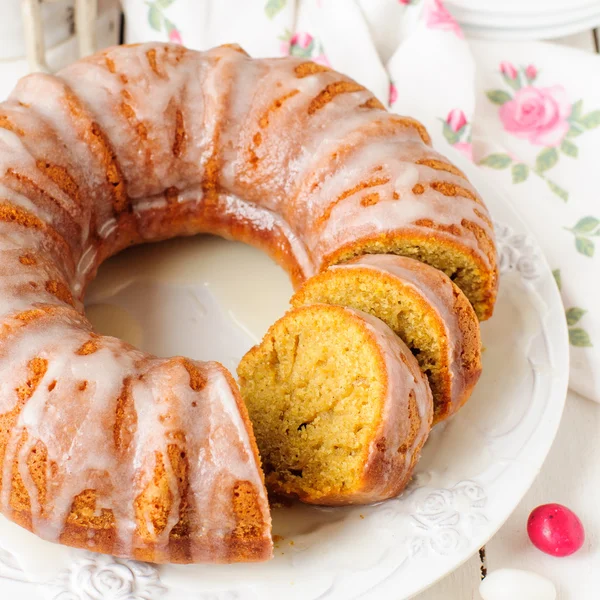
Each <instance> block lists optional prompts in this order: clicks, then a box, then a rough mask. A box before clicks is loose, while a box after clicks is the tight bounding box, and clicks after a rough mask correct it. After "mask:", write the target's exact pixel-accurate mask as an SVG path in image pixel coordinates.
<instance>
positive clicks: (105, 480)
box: [0, 44, 493, 561]
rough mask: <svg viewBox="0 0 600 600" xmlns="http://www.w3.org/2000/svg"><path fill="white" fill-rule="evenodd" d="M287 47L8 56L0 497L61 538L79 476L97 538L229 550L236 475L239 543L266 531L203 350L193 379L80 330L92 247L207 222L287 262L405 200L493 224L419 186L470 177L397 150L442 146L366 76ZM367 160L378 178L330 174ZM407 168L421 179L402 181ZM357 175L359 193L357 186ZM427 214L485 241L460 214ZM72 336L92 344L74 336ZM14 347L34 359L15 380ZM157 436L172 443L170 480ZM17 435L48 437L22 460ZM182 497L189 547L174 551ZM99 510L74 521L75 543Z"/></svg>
mask: <svg viewBox="0 0 600 600" xmlns="http://www.w3.org/2000/svg"><path fill="white" fill-rule="evenodd" d="M304 63H305V61H303V60H302V59H296V58H285V59H269V60H257V61H253V60H251V59H250V58H249V57H247V56H246V55H244V54H243V53H241V52H239V51H237V50H236V49H234V48H226V47H222V48H217V49H214V50H211V51H209V52H205V53H198V52H192V51H187V50H185V49H183V48H181V47H178V46H175V45H169V44H145V45H139V46H136V47H119V48H114V49H110V50H107V51H105V52H103V53H100V54H97V55H95V56H92V57H88V58H86V59H85V60H83V61H79V62H77V63H75V64H73V65H71V66H69V67H68V68H66V69H64V70H63V71H61V72H60V73H59V74H58V75H57V76H51V75H44V74H34V75H31V76H28V77H26V78H24V79H23V80H21V81H20V82H19V84H18V86H17V88H16V89H15V91H14V92H13V93H12V94H11V96H10V98H9V100H8V101H7V102H6V103H2V105H1V107H2V108H1V110H2V117H3V119H2V123H3V125H2V127H0V196H1V198H2V202H1V205H0V319H1V322H0V339H1V340H2V344H0V355H1V356H2V357H3V358H4V360H3V361H0V375H1V376H2V379H0V381H1V382H2V383H1V384H0V409H1V411H0V416H2V415H4V417H2V418H8V417H7V416H6V415H8V414H10V415H12V416H11V417H10V418H11V419H13V421H14V422H12V421H11V423H10V424H9V427H8V429H7V432H8V433H7V439H6V446H5V452H4V458H3V462H2V464H1V465H0V470H1V472H2V476H3V477H2V487H1V491H0V504H1V508H2V511H3V512H4V513H5V514H7V515H11V514H12V515H13V518H15V519H16V520H19V522H22V523H24V524H25V525H26V526H28V527H31V529H33V530H34V531H35V532H36V533H38V534H39V535H41V536H42V537H45V538H46V539H51V540H54V541H57V540H61V541H65V542H66V543H72V544H75V545H81V543H82V542H81V541H78V540H77V539H72V538H68V535H70V534H69V531H72V530H73V528H74V527H75V524H74V523H73V522H71V521H70V520H69V519H72V516H71V515H72V510H73V507H74V503H77V502H80V501H82V500H81V498H80V497H79V496H80V495H81V494H82V492H84V490H86V489H88V490H95V502H96V504H95V506H96V509H95V510H96V513H95V517H97V518H98V519H100V518H101V517H102V515H104V514H105V512H102V511H103V510H104V511H106V510H110V511H112V518H113V520H114V528H115V531H116V541H115V542H114V546H113V547H111V548H106V547H104V546H101V542H98V544H100V546H101V547H100V549H103V550H105V551H111V552H113V553H115V554H120V555H122V556H138V557H142V558H148V557H150V558H152V559H154V560H160V561H164V560H195V561H201V560H211V561H215V560H217V561H226V560H231V551H232V549H231V544H230V543H229V542H228V541H227V540H228V539H229V538H230V537H231V536H232V535H234V534H235V531H236V527H237V523H238V516H237V515H236V514H234V512H235V511H234V510H233V508H232V502H233V501H232V497H234V496H233V494H234V490H235V489H236V487H235V486H237V485H239V484H240V482H242V483H244V482H245V483H244V485H249V486H251V488H252V489H253V490H254V492H255V495H256V503H257V507H258V508H257V512H258V513H259V514H260V518H261V519H262V522H263V523H264V528H263V530H262V531H261V532H259V534H257V537H258V539H259V540H260V541H261V543H262V545H261V546H260V549H258V550H257V549H254V550H252V551H250V554H249V555H248V556H250V557H251V558H255V559H259V558H266V557H267V556H268V554H269V552H270V541H269V527H270V517H269V513H268V505H267V500H266V494H265V491H264V487H263V485H262V480H261V475H260V470H259V466H258V459H257V457H256V456H255V454H254V446H253V441H252V440H251V439H250V437H249V434H248V431H247V426H246V422H245V420H244V417H243V415H245V412H244V408H243V406H241V405H240V404H239V401H238V397H237V396H236V392H235V388H234V387H232V386H233V384H232V382H230V381H229V379H228V378H227V375H226V374H225V372H224V371H223V370H222V369H221V368H220V367H219V366H217V365H216V364H215V363H190V364H192V366H193V367H194V368H193V369H192V371H193V372H196V371H197V373H200V374H201V378H202V379H203V380H206V384H205V385H203V386H197V389H194V387H193V386H192V385H191V384H192V380H193V377H192V376H191V375H190V373H189V372H188V370H187V369H188V367H190V364H187V363H183V362H182V361H181V360H178V359H157V358H155V357H152V356H149V355H147V354H144V353H141V352H139V351H137V350H135V349H133V348H132V347H131V346H129V345H127V344H125V343H123V342H120V341H119V340H116V339H114V338H110V337H103V336H98V337H93V338H90V336H91V326H90V324H89V323H88V321H87V320H86V319H85V318H84V317H83V315H82V312H81V311H82V304H81V300H82V296H83V293H84V291H85V287H86V285H87V284H88V283H89V280H90V279H91V278H92V277H93V275H94V273H95V272H96V269H97V267H98V265H99V264H100V263H101V262H102V260H104V259H105V258H107V257H108V256H111V255H112V254H114V253H116V252H118V251H119V250H121V249H123V248H125V247H127V246H130V245H132V244H136V243H140V242H142V241H153V240H161V239H166V238H169V237H174V236H176V235H193V234H197V233H203V232H210V233H216V234H219V235H222V236H224V237H232V238H235V239H239V240H241V241H245V242H249V243H253V244H255V245H257V246H259V247H261V248H264V249H266V250H268V251H269V252H270V253H271V255H272V256H273V257H274V258H275V259H276V260H277V261H278V262H280V263H281V264H283V265H284V266H285V267H286V268H287V270H288V271H289V272H290V274H291V276H292V278H293V279H294V281H295V282H296V283H299V282H301V281H302V280H303V279H305V278H306V277H308V276H310V275H312V274H313V273H314V272H315V271H316V270H318V267H319V266H320V264H321V263H322V262H323V260H324V257H325V256H326V254H328V253H331V252H333V251H335V250H336V249H339V248H340V247H341V246H343V245H344V244H346V243H347V242H349V241H354V240H356V239H357V238H358V237H360V236H363V235H369V234H371V233H373V232H378V233H381V232H388V231H402V230H406V229H410V230H413V229H414V228H415V227H416V226H415V224H414V221H415V220H418V219H431V220H433V221H434V222H435V223H438V224H442V225H448V226H450V225H456V226H459V225H460V223H461V220H463V219H468V220H469V221H472V222H473V223H475V224H477V225H478V226H479V227H480V228H481V229H482V230H483V231H485V232H487V233H488V234H489V235H491V229H490V227H489V225H488V224H487V222H486V217H487V211H486V210H485V208H484V207H483V205H482V204H477V203H476V202H475V201H474V200H473V199H472V198H468V197H464V195H463V196H461V195H460V194H458V195H455V196H454V197H453V198H452V199H450V200H449V199H448V198H445V197H444V196H443V194H441V193H440V192H439V191H436V190H434V189H433V187H432V184H434V183H435V182H436V181H440V180H443V181H445V182H450V183H453V184H455V185H458V186H459V187H460V188H462V190H463V192H464V190H467V194H471V193H473V191H472V188H471V187H470V186H469V184H468V182H467V181H466V180H465V179H464V178H463V177H461V176H460V175H457V174H453V173H448V172H440V171H439V170H436V169H434V168H431V167H429V166H425V164H418V165H417V164H416V162H417V161H418V160H423V159H426V160H430V159H432V160H433V159H436V160H438V159H440V160H441V157H439V155H437V154H436V153H435V152H434V151H433V150H431V149H430V148H429V147H428V146H427V145H426V144H425V143H424V142H423V141H422V136H423V132H422V131H420V130H419V129H418V128H417V127H416V126H415V124H414V123H413V122H411V121H408V120H405V119H404V120H403V119H401V118H400V117H397V116H392V115H388V114H387V113H386V112H384V111H381V110H377V109H372V108H370V105H369V101H370V100H371V99H372V95H371V94H370V93H369V92H368V91H367V90H364V89H362V88H361V87H360V86H358V85H357V84H356V83H354V82H352V81H350V80H348V79H347V78H345V77H344V76H342V75H340V74H337V73H335V72H333V71H329V70H319V71H318V72H316V73H311V72H310V68H309V69H308V71H307V68H306V65H305V64H304ZM282 132H284V134H282ZM426 141H427V140H426ZM374 173H379V175H377V177H379V178H380V179H381V181H379V182H377V183H375V184H373V186H372V187H370V188H365V189H362V188H361V189H360V190H358V191H356V192H352V193H348V190H351V189H352V188H353V187H356V186H360V184H361V183H364V182H365V181H366V180H367V179H368V180H371V179H372V178H373V176H374V175H373V174H374ZM442 175H443V177H442ZM417 179H418V182H419V183H421V184H423V185H424V186H425V188H426V189H425V190H424V192H423V193H422V194H420V195H419V196H417V195H415V194H413V193H412V188H413V187H414V186H415V181H416V180H417ZM384 180H385V181H384ZM374 192H376V193H377V194H378V201H377V202H374V203H373V202H371V203H366V204H368V205H364V204H365V202H362V203H361V201H362V200H364V199H365V197H366V195H367V194H369V193H374ZM394 193H396V194H398V195H399V197H400V199H399V200H395V199H393V198H394ZM371 200H373V197H371ZM332 203H334V205H333V206H332ZM475 207H476V208H477V210H478V211H479V212H480V214H481V215H483V217H481V216H478V215H477V213H476V212H475ZM327 211H330V214H329V216H328V217H327V218H323V215H324V214H325V213H326V212H327ZM423 230H424V231H425V229H423ZM444 236H445V237H446V238H448V239H449V240H451V241H452V243H453V244H454V247H456V248H459V249H462V251H463V252H464V253H465V254H467V255H471V254H474V255H476V256H478V257H480V258H481V260H482V261H483V262H484V264H487V263H485V261H486V260H488V262H489V259H488V258H487V256H484V254H485V253H484V252H483V251H482V250H481V249H480V248H479V245H478V244H477V240H476V239H475V238H474V236H473V234H472V233H471V232H470V231H467V230H463V229H462V228H461V230H460V231H458V232H457V231H456V230H455V231H454V233H445V234H444ZM492 267H493V265H490V268H492ZM19 315H20V316H19ZM90 340H91V342H92V344H91V349H92V350H93V351H91V352H89V353H79V350H80V349H81V348H82V347H83V346H84V345H85V344H86V343H88V342H90ZM388 345H389V344H388ZM395 351H396V350H395ZM390 352H391V350H390ZM32 365H37V366H38V368H39V367H40V365H45V367H44V369H43V372H41V371H40V373H38V375H39V381H36V382H35V385H33V383H32V382H31V381H29V379H30V378H31V373H30V370H31V368H32ZM390 370H391V371H393V368H392V366H391V365H390ZM391 371H390V372H391ZM394 376H395V377H399V375H394ZM28 381H29V383H27V382H28ZM17 390H20V392H17ZM19 393H20V394H21V396H22V397H19ZM124 406H125V408H123V407H124ZM390 406H391V403H390ZM122 410H125V413H124V414H126V415H128V416H129V417H130V418H131V420H130V421H127V422H126V423H125V424H124V425H121V423H123V421H122V420H121V419H119V426H118V427H117V428H116V430H118V431H117V433H118V435H117V434H116V433H114V432H115V419H116V417H115V415H116V414H117V412H119V414H121V412H122ZM390 410H392V408H390ZM11 411H13V412H11ZM13 413H14V414H13ZM119 427H121V429H122V431H121V430H120V429H119ZM389 434H390V435H393V432H389ZM115 436H116V437H115ZM119 436H121V437H119ZM121 438H123V439H121ZM118 440H121V441H120V442H118ZM123 440H126V443H125V441H123ZM42 447H43V448H44V449H43V451H42V450H40V449H39V448H42ZM1 448H2V442H1V440H0V449H1ZM176 450H179V455H180V459H181V460H184V459H185V461H187V462H186V464H187V467H186V469H187V481H189V488H188V489H187V491H186V489H183V488H182V487H181V485H180V482H179V475H178V473H177V472H176V471H177V468H176V465H174V463H173V461H172V460H171V458H172V457H173V456H175V454H173V452H175V451H176ZM34 451H35V453H39V452H42V453H43V452H45V453H46V454H45V456H46V459H45V462H43V465H44V466H43V468H42V470H41V471H36V472H35V474H34V472H33V471H31V469H30V463H31V461H32V458H31V457H32V454H33V453H34ZM169 452H170V453H171V454H169ZM181 453H183V456H181ZM36 460H38V459H36ZM34 462H35V461H34ZM176 462H177V461H175V463H176ZM36 464H38V463H36ZM159 471H160V472H161V473H162V474H161V477H162V479H160V481H161V482H162V483H161V484H160V485H161V486H162V488H161V490H160V491H161V493H160V494H158V491H157V490H156V489H154V488H153V486H156V485H158V484H155V482H154V475H155V474H156V473H157V472H159ZM40 473H42V474H43V477H42V475H40ZM15 474H17V475H18V476H19V478H17V479H18V485H17V483H15ZM40 478H41V479H42V480H43V484H40ZM20 486H21V487H20ZM21 488H22V489H21ZM42 490H43V493H42ZM19 493H20V494H21V496H23V498H27V499H28V503H29V504H28V505H27V503H26V502H25V505H26V506H25V507H24V505H23V502H24V501H23V498H20V500H19V498H18V496H19ZM153 494H154V496H153ZM155 496H160V498H162V499H163V500H164V499H165V498H167V499H168V507H164V506H163V507H162V509H164V510H163V513H164V514H163V513H161V514H162V517H161V519H157V515H156V514H155V512H153V510H152V508H150V506H151V505H152V501H153V500H154V497H155ZM140 499H142V500H140ZM144 499H146V500H147V502H146V500H144ZM18 500H19V501H20V502H21V504H19V501H18ZM180 505H181V506H182V507H183V506H184V505H185V507H186V510H187V511H188V513H189V514H187V517H186V518H188V519H189V522H186V523H185V526H186V527H187V528H188V529H187V530H186V531H187V534H186V535H187V538H186V539H188V541H189V551H188V554H187V555H186V556H183V557H182V556H175V557H173V555H172V554H170V552H171V551H174V546H175V542H174V540H173V539H172V537H170V533H171V531H172V530H173V528H175V529H177V526H178V525H177V523H178V520H179V518H180V516H181V515H180V510H179V509H180ZM159 508H160V507H159ZM162 509H161V510H162ZM157 510H158V509H157ZM29 517H30V519H31V524H30V525H29V522H28V518H29ZM163 517H164V518H163ZM182 526H183V525H182ZM75 529H76V527H75ZM101 529H102V528H101V527H99V528H98V529H94V528H93V527H92V528H91V529H90V531H92V532H93V533H91V534H90V536H91V537H90V538H89V539H88V538H87V537H86V540H87V541H86V544H87V543H89V544H92V546H93V544H94V543H96V541H97V538H99V537H101V536H102V531H101ZM65 536H67V538H65ZM138 551H139V552H138ZM142 551H147V553H146V554H144V553H143V552H142ZM148 552H149V553H148ZM248 556H246V555H244V557H245V558H248Z"/></svg>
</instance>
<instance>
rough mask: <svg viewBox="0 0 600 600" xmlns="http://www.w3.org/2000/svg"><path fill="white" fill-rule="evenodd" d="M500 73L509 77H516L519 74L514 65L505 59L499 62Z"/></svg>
mask: <svg viewBox="0 0 600 600" xmlns="http://www.w3.org/2000/svg"><path fill="white" fill-rule="evenodd" d="M500 73H502V75H504V76H505V77H508V78H509V79H516V78H517V75H518V74H519V73H518V71H517V69H515V66H514V65H513V64H512V63H509V62H506V61H504V62H501V63H500Z"/></svg>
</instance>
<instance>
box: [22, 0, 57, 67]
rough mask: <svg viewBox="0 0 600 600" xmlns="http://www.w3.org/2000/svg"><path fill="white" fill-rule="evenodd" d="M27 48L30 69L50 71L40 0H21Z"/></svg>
mask: <svg viewBox="0 0 600 600" xmlns="http://www.w3.org/2000/svg"><path fill="white" fill-rule="evenodd" d="M21 8H22V14H23V30H24V35H25V48H26V51H27V62H28V63H29V69H30V71H43V72H45V73H48V72H50V69H49V68H48V65H47V64H46V47H45V45H44V25H43V23H42V12H41V8H40V3H39V1H38V0H21Z"/></svg>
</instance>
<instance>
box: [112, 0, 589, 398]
mask: <svg viewBox="0 0 600 600" xmlns="http://www.w3.org/2000/svg"><path fill="white" fill-rule="evenodd" d="M123 4H124V8H125V11H126V16H127V19H126V22H127V37H128V41H129V42H138V41H146V40H152V39H163V40H171V41H175V42H179V43H184V44H186V45H187V46H189V47H191V48H197V49H206V48H210V47H212V46H215V45H218V44H221V43H226V42H238V43H239V44H240V45H241V46H242V47H244V48H245V49H246V50H247V51H248V52H249V53H250V54H251V55H253V56H278V55H286V54H293V55H296V56H305V57H307V58H310V59H312V60H315V61H317V62H321V63H325V64H330V65H331V66H332V67H333V68H335V69H337V70H339V71H342V72H345V73H347V74H348V75H350V76H351V77H353V78H354V79H356V80H357V81H358V82H360V83H361V84H363V85H365V86H366V87H368V88H370V89H371V90H372V91H373V92H374V93H375V95H376V96H377V97H378V98H379V99H380V100H381V101H382V102H384V103H385V104H387V105H388V106H390V108H391V109H392V110H393V111H395V112H399V113H403V114H408V115H411V116H414V117H417V118H418V119H420V120H421V121H423V123H424V124H425V125H426V126H427V128H428V130H429V132H430V134H431V136H432V138H433V140H434V144H435V146H436V147H437V148H438V149H439V150H440V151H441V152H442V153H445V154H448V155H449V156H450V157H452V154H453V153H454V152H461V153H462V154H464V155H466V156H467V157H468V158H470V159H471V160H474V162H475V163H476V164H478V165H480V166H481V169H483V170H484V171H485V175H486V176H487V177H489V178H491V179H493V181H494V182H495V183H496V184H497V185H498V186H502V187H504V188H505V191H506V194H505V196H506V197H507V198H509V199H510V201H512V203H513V204H514V206H515V208H516V209H517V210H518V211H519V212H520V213H521V215H522V216H523V218H524V219H525V220H526V221H527V223H528V225H529V226H530V228H531V229H532V230H533V232H534V233H535V234H536V236H537V238H538V241H539V242H540V244H541V246H542V248H543V250H544V252H545V253H546V257H547V259H548V261H549V262H550V265H551V266H552V269H553V270H554V273H555V277H556V279H557V283H558V285H559V287H560V288H561V292H562V297H563V300H564V303H565V308H566V310H565V317H566V319H567V324H568V327H569V338H570V344H571V387H572V388H573V389H574V390H576V391H577V392H579V393H581V394H583V395H585V396H587V397H589V398H591V399H593V400H596V401H597V402H600V306H598V301H599V299H600V164H598V160H599V158H598V157H599V156H600V77H593V76H591V75H592V74H593V73H600V57H598V56H594V55H592V54H586V53H583V52H579V51H576V50H570V49H565V48H563V47H558V46H553V45H551V44H544V43H537V42H536V43H522V44H514V43H511V44H507V43H499V42H483V41H477V42H475V41H472V42H469V41H468V40H466V39H465V38H464V35H463V33H462V31H461V29H460V27H459V26H458V24H457V23H456V21H455V20H454V19H453V18H452V16H451V15H450V13H449V12H448V11H447V10H446V8H445V6H444V4H443V2H442V0H254V1H253V2H247V1H246V0H206V1H205V2H196V1H195V0H151V1H143V0H124V2H123ZM232 15H235V18H232Z"/></svg>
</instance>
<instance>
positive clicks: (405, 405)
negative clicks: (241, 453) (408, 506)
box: [238, 304, 433, 505]
mask: <svg viewBox="0 0 600 600" xmlns="http://www.w3.org/2000/svg"><path fill="white" fill-rule="evenodd" d="M238 375H239V383H240V390H241V392H242V396H243V398H244V401H245V402H246V405H247V406H248V412H249V414H250V419H251V421H252V423H253V425H254V431H255V433H256V439H257V443H258V447H259V450H260V453H261V457H262V459H263V468H264V469H265V474H266V481H267V486H268V487H269V489H270V490H272V491H273V492H275V493H279V494H284V495H289V496H294V497H298V498H299V499H300V500H302V501H303V502H308V503H313V504H326V505H341V504H364V503H369V502H376V501H379V500H385V499H387V498H390V497H392V496H396V495H397V494H399V493H400V492H401V491H402V489H404V487H405V486H406V484H407V483H408V481H409V479H410V476H411V473H412V471H413V467H414V465H415V464H416V462H417V459H418V456H419V452H420V449H421V447H422V445H423V444H424V442H425V440H426V439H427V436H428V434H429V430H430V427H431V420H432V415H433V402H432V398H431V391H430V389H429V385H428V383H427V379H426V378H425V376H424V375H423V374H422V373H421V371H420V369H419V365H418V363H417V361H416V360H415V358H414V356H413V355H412V354H411V352H410V350H409V349H408V348H407V347H406V344H404V342H402V340H401V339H400V338H399V337H398V336H397V335H396V334H395V333H394V332H393V331H392V330H391V329H390V328H389V327H388V326H387V325H386V324H385V323H383V322H382V321H380V320H379V319H377V318H375V317H372V316H371V315H368V314H366V313H363V312H362V311H359V310H354V309H350V308H344V307H341V306H331V305H325V304H314V305H311V306H303V307H300V308H296V309H294V310H292V311H290V312H288V313H287V314H286V315H285V316H283V317H282V318H281V319H280V320H279V321H277V322H276V323H275V324H274V325H273V326H272V327H271V328H270V329H269V331H268V332H267V333H266V335H265V337H264V339H263V340H262V342H261V343H260V344H259V345H257V346H254V348H252V349H251V350H250V351H249V352H248V353H247V354H246V355H245V356H244V358H242V360H241V362H240V364H239V367H238Z"/></svg>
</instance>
